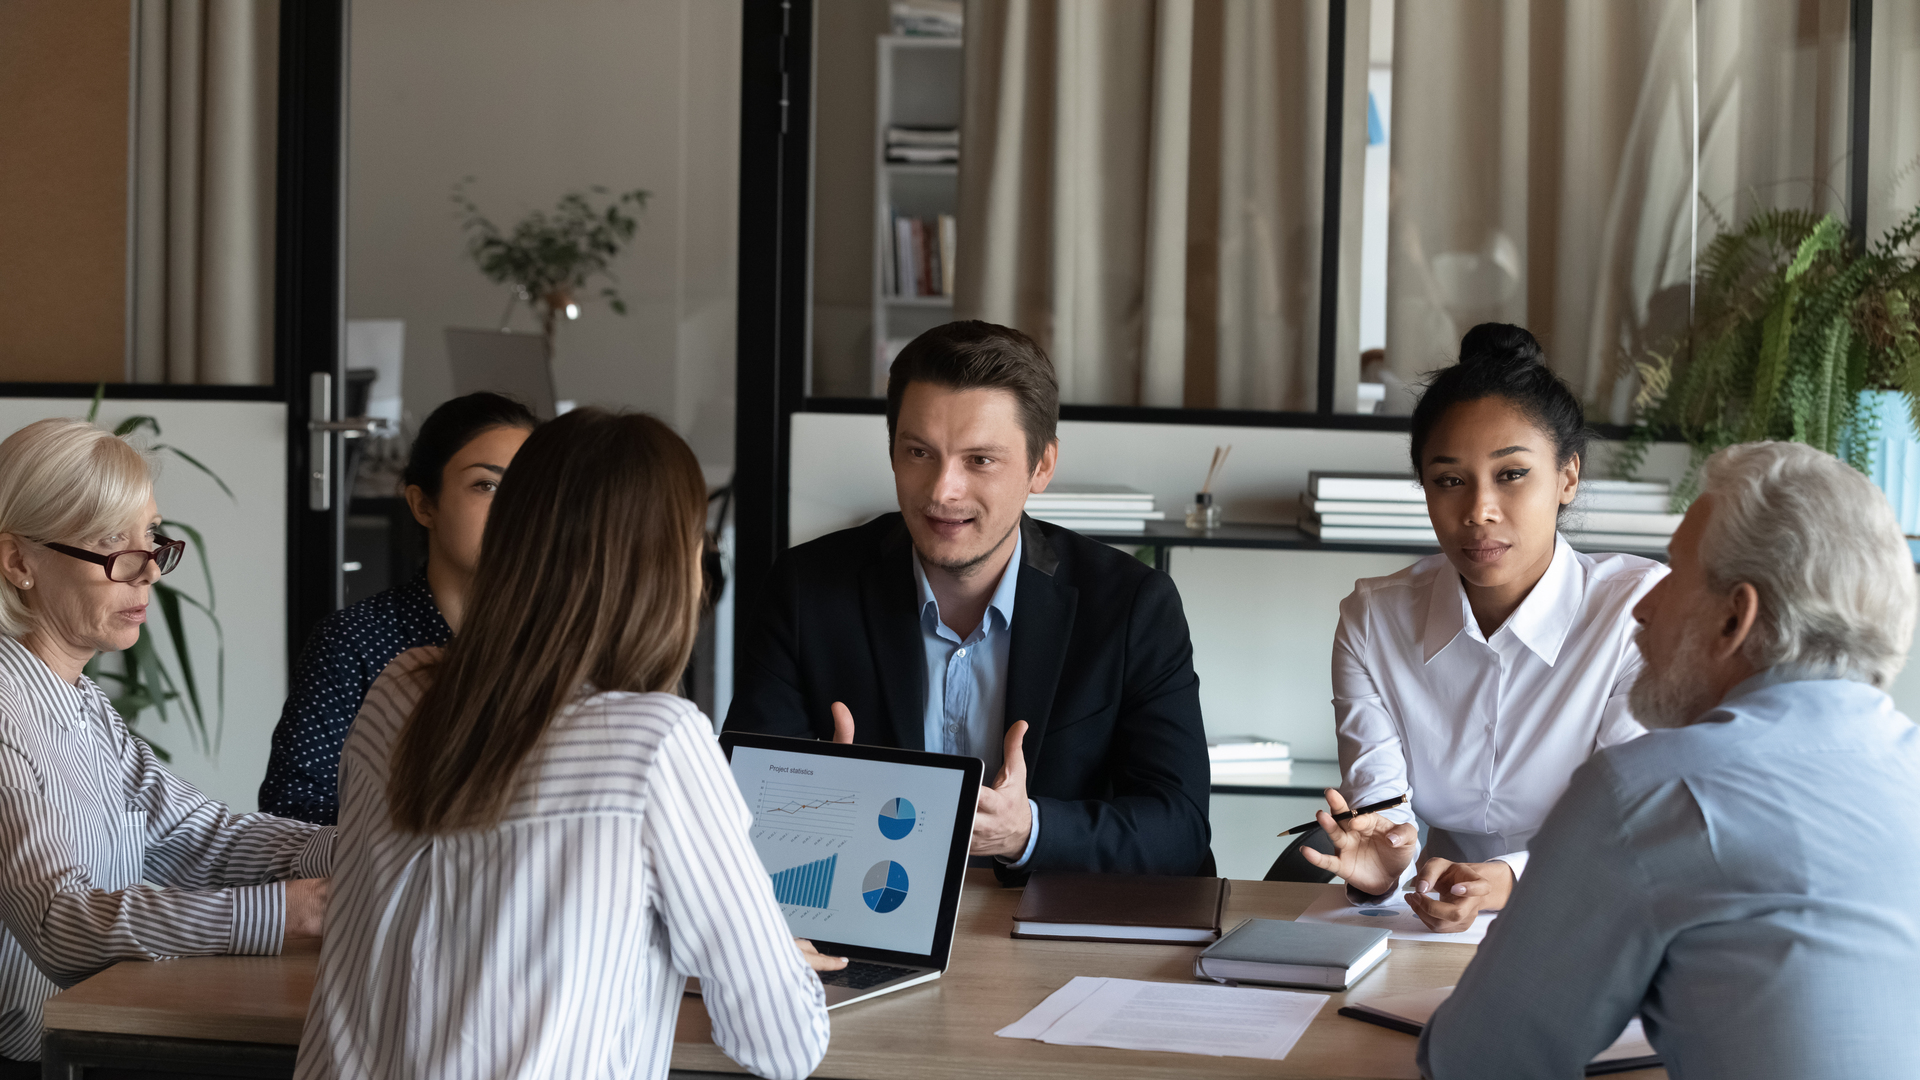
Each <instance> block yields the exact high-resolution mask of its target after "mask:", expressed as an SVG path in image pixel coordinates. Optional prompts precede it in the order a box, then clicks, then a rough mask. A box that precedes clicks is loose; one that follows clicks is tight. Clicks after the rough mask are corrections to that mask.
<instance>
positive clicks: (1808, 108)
mask: <svg viewBox="0 0 1920 1080" xmlns="http://www.w3.org/2000/svg"><path fill="white" fill-rule="evenodd" d="M1846 9H1847V4H1846V0H1807V2H1801V0H1419V2H1417V3H1409V2H1404V0H1403V2H1402V3H1400V4H1398V5H1397V9H1396V20H1395V32H1394V43H1395V44H1394V56H1393V73H1394V90H1393V115H1394V131H1393V134H1392V140H1391V142H1392V157H1393V183H1392V197H1391V198H1392V203H1391V210H1390V213H1389V234H1390V244H1389V255H1388V284H1387V312H1388V314H1387V360H1388V366H1389V368H1390V369H1391V370H1392V371H1393V373H1394V374H1395V376H1397V378H1398V379H1400V380H1402V381H1407V380H1411V379H1414V378H1417V376H1418V375H1419V374H1420V373H1422V372H1424V371H1428V370H1431V369H1433V368H1435V367H1439V366H1443V365H1445V364H1446V363H1449V362H1451V360H1452V359H1453V358H1454V357H1455V355H1456V354H1457V350H1458V346H1459V340H1460V336H1461V335H1462V334H1463V333H1464V332H1465V331H1466V329H1467V328H1468V327H1470V326H1472V325H1473V324H1475V323H1478V322H1483V321H1488V320H1497V321H1502V322H1514V323H1520V324H1523V325H1525V326H1527V327H1528V328H1530V329H1531V330H1533V332H1534V333H1535V334H1536V335H1537V336H1538V337H1539V338H1540V339H1541V341H1542V342H1543V343H1544V344H1545V346H1546V348H1547V351H1548V356H1549V358H1550V361H1551V362H1552V364H1553V365H1554V367H1555V368H1556V369H1557V370H1558V371H1559V372H1560V374H1561V375H1562V376H1564V377H1565V378H1567V379H1568V381H1569V382H1571V383H1572V384H1573V386H1574V387H1575V389H1576V391H1578V392H1579V393H1580V394H1581V396H1582V397H1583V398H1584V399H1585V400H1586V401H1587V402H1589V404H1590V407H1591V408H1592V409H1593V412H1592V417H1593V419H1596V420H1614V421H1620V420H1625V419H1627V416H1628V409H1629V403H1630V401H1631V395H1632V391H1633V389H1634V385H1633V381H1632V378H1631V373H1632V364H1631V361H1632V359H1633V358H1635V357H1639V356H1644V355H1645V354H1646V351H1647V350H1648V349H1650V348H1660V347H1662V346H1663V345H1665V344H1666V343H1667V342H1669V341H1670V340H1671V338H1672V336H1673V335H1674V334H1675V333H1677V332H1679V331H1681V330H1683V329H1684V328H1685V326H1686V324H1687V320H1688V318H1689V316H1690V303H1691V290H1690V286H1689V283H1690V281H1691V278H1692V273H1693V263H1694V259H1695V257H1696V254H1697V252H1698V250H1699V249H1700V248H1701V247H1704V245H1705V244H1706V243H1708V242H1709V241H1710V240H1711V239H1712V237H1713V235H1714V234H1715V232H1716V231H1717V229H1718V227H1719V226H1718V224H1717V221H1718V220H1725V221H1728V222H1731V223H1736V224H1737V223H1738V222H1739V221H1740V220H1742V219H1743V218H1744V217H1745V215H1746V214H1748V213H1750V212H1752V210H1754V209H1756V208H1757V207H1760V206H1806V205H1812V206H1814V207H1816V208H1818V209H1822V210H1830V211H1834V212H1841V213H1844V211H1843V210H1842V209H1841V205H1840V202H1839V200H1840V199H1841V197H1842V194H1843V192H1844V189H1845V164H1846V120H1847V111H1846V95H1845V89H1846V50H1847V10H1846ZM1696 75H1697V80H1698V82H1697V87H1696V83H1695V80H1696ZM1696 90H1697V94H1698V100H1697V106H1696V101H1695V98H1694V95H1695V93H1696ZM1696 107H1697V120H1696ZM1696 150H1697V153H1698V163H1697V169H1696V162H1695V153H1696ZM1810 200H1811V201H1810ZM1716 214H1717V215H1720V216H1719V218H1716V216H1715V215H1716ZM1410 403H1411V399H1410V398H1409V397H1407V396H1404V395H1401V396H1399V397H1398V398H1397V400H1390V401H1389V402H1388V406H1389V409H1390V410H1391V411H1406V410H1407V409H1408V408H1409V407H1410Z"/></svg>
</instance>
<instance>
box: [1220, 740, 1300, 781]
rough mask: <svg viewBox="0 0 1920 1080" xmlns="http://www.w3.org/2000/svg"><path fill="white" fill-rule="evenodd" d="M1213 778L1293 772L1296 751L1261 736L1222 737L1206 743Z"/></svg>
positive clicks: (1278, 741) (1277, 741)
mask: <svg viewBox="0 0 1920 1080" xmlns="http://www.w3.org/2000/svg"><path fill="white" fill-rule="evenodd" d="M1207 764H1208V766H1209V767H1210V768H1211V770H1212V772H1213V775H1214V776H1216V777H1222V776H1266V775H1270V774H1273V773H1285V772H1292V771H1293V749H1292V748H1291V747H1289V746H1288V745H1287V744H1286V743H1283V742H1281V741H1280V740H1278V739H1269V738H1266V737H1265V736H1262V735H1222V736H1221V737H1219V738H1218V739H1210V740H1208V741H1207Z"/></svg>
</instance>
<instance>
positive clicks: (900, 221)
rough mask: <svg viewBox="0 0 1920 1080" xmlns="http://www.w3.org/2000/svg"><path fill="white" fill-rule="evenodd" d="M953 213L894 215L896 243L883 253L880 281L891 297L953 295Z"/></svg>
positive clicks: (954, 231) (894, 241)
mask: <svg viewBox="0 0 1920 1080" xmlns="http://www.w3.org/2000/svg"><path fill="white" fill-rule="evenodd" d="M956 232H957V230H956V229H955V228H954V218H953V215H952V214H940V215H937V216H935V217H932V218H916V217H906V216H904V215H900V214H895V215H894V216H893V243H892V244H891V245H889V246H888V248H887V250H884V251H882V252H881V263H882V267H883V272H882V275H881V280H882V281H883V282H886V283H888V284H889V285H890V288H889V290H888V292H887V295H889V296H900V297H923V296H924V297H932V296H946V297H950V296H952V295H953V242H954V236H955V233H956Z"/></svg>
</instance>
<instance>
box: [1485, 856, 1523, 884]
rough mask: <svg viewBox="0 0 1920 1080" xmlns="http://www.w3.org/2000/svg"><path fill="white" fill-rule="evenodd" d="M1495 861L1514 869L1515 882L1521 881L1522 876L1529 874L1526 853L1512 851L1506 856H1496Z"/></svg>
mask: <svg viewBox="0 0 1920 1080" xmlns="http://www.w3.org/2000/svg"><path fill="white" fill-rule="evenodd" d="M1493 861H1494V862H1503V863H1506V864H1507V865H1508V866H1511V867H1513V880H1515V881H1519V880H1520V875H1521V874H1524V873H1526V872H1527V853H1526V852H1524V851H1510V852H1508V853H1507V854H1505V855H1495V856H1494V857H1493Z"/></svg>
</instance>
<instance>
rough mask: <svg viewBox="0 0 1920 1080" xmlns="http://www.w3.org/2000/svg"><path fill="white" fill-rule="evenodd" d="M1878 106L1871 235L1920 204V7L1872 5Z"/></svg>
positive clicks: (1873, 116) (1901, 1) (1871, 122)
mask: <svg viewBox="0 0 1920 1080" xmlns="http://www.w3.org/2000/svg"><path fill="white" fill-rule="evenodd" d="M1869 76H1870V78H1871V79H1872V81H1873V107H1872V111H1871V112H1869V113H1868V116H1867V125H1868V127H1869V128H1870V129H1871V133H1870V134H1869V136H1868V139H1867V145H1868V147H1869V150H1868V157H1867V174H1868V183H1867V198H1868V203H1867V235H1868V236H1869V237H1870V238H1874V239H1877V238H1879V236H1880V234H1881V233H1883V232H1885V231H1886V230H1887V229H1888V228H1890V227H1892V226H1894V225H1897V224H1899V223H1900V222H1901V221H1903V220H1905V219H1906V216H1907V215H1908V214H1910V213H1912V212H1913V208H1914V207H1916V206H1920V108H1916V107H1915V103H1916V102H1920V3H1914V2H1913V0H1878V2H1877V3H1875V4H1874V5H1873V69H1872V71H1871V72H1870V73H1869Z"/></svg>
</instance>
